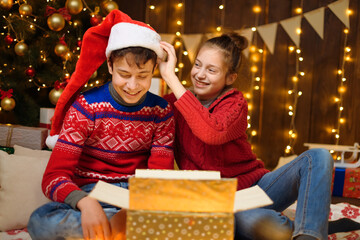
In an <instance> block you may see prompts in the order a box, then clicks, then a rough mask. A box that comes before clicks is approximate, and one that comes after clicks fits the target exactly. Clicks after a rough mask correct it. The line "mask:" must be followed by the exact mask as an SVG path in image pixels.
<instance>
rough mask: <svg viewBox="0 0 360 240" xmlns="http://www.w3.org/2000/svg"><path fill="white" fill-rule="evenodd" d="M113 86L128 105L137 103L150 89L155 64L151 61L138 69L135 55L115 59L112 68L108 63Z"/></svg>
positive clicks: (129, 54)
mask: <svg viewBox="0 0 360 240" xmlns="http://www.w3.org/2000/svg"><path fill="white" fill-rule="evenodd" d="M108 68H109V72H110V74H111V75H112V84H113V86H114V89H115V90H116V92H117V93H118V94H119V95H120V97H121V98H122V99H123V100H124V101H125V102H127V103H130V104H131V103H137V102H138V101H139V100H140V99H141V97H142V96H144V94H146V92H147V91H148V90H149V89H150V85H151V79H152V76H153V69H154V63H153V62H152V61H151V60H149V61H147V62H146V63H145V64H142V65H140V67H138V66H137V65H136V63H135V61H134V55H133V54H131V53H128V54H126V55H125V56H124V57H121V58H117V59H114V62H113V64H112V66H111V65H110V63H109V61H108Z"/></svg>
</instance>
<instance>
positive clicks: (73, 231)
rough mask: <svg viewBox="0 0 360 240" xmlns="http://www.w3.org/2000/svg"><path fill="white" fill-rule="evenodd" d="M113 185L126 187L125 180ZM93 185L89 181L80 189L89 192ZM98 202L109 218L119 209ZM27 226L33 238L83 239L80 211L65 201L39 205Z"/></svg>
mask: <svg viewBox="0 0 360 240" xmlns="http://www.w3.org/2000/svg"><path fill="white" fill-rule="evenodd" d="M113 185H116V186H118V187H123V188H128V183H127V182H119V183H113ZM94 186H95V183H91V184H87V185H84V186H82V187H81V189H82V190H83V191H85V192H90V191H91V190H92V189H93V187H94ZM100 204H101V206H102V207H103V209H104V212H105V214H106V216H107V217H108V219H109V220H110V218H111V217H112V216H113V215H114V214H116V213H117V212H118V211H119V210H120V208H116V207H114V206H112V205H108V204H105V203H100ZM27 228H28V232H29V234H30V236H31V238H32V239H34V240H62V239H83V233H82V228H81V212H80V211H79V210H75V209H73V208H72V207H71V206H70V205H68V204H65V203H59V202H50V203H47V204H45V205H43V206H41V207H39V208H38V209H37V210H35V211H34V212H33V213H32V215H31V217H30V220H29V223H28V227H27Z"/></svg>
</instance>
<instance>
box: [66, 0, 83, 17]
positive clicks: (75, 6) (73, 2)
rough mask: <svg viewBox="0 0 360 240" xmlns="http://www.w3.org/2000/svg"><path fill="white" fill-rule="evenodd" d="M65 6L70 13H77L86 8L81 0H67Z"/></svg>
mask: <svg viewBox="0 0 360 240" xmlns="http://www.w3.org/2000/svg"><path fill="white" fill-rule="evenodd" d="M65 7H66V8H67V10H68V11H69V12H70V14H73V15H76V14H78V13H80V12H81V11H82V9H83V8H84V6H83V3H82V1H81V0H67V1H66V3H65Z"/></svg>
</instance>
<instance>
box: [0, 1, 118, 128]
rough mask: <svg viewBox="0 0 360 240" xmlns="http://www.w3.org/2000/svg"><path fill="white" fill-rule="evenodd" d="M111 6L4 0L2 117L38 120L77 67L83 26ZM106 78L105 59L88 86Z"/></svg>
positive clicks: (24, 122)
mask: <svg viewBox="0 0 360 240" xmlns="http://www.w3.org/2000/svg"><path fill="white" fill-rule="evenodd" d="M113 9H118V4H117V3H116V2H115V1H111V0H103V1H91V0H86V1H85V0H66V1H65V0H47V1H45V0H42V1H39V0H18V1H13V0H0V13H1V16H2V18H1V19H0V26H1V30H0V34H1V35H0V41H1V42H2V43H1V44H0V56H1V58H0V99H1V111H0V123H13V124H21V125H26V126H38V124H39V112H40V108H41V107H55V105H56V102H57V100H58V98H59V96H60V95H61V92H62V91H63V88H64V87H65V86H66V84H67V81H68V80H69V78H70V75H71V73H72V72H73V71H74V69H75V65H76V62H77V59H78V56H79V54H80V50H81V43H82V36H83V34H84V32H85V31H86V30H87V29H88V28H89V27H92V26H96V25H98V24H100V23H101V21H102V20H103V18H104V17H105V16H106V15H107V14H108V13H109V12H110V11H111V10H113ZM108 79H110V76H109V74H108V71H107V67H106V64H105V63H104V64H103V65H102V66H101V67H100V68H99V69H98V70H97V71H96V72H94V74H93V75H92V77H91V79H90V80H89V82H88V84H87V85H86V86H85V88H91V87H94V86H96V85H102V84H103V83H104V82H106V81H108Z"/></svg>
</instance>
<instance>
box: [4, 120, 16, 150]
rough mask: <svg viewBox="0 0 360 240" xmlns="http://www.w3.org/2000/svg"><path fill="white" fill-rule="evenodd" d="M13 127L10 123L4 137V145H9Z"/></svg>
mask: <svg viewBox="0 0 360 240" xmlns="http://www.w3.org/2000/svg"><path fill="white" fill-rule="evenodd" d="M13 129H14V126H13V125H11V124H10V125H9V129H8V134H7V137H6V146H5V147H11V138H12V134H13Z"/></svg>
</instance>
